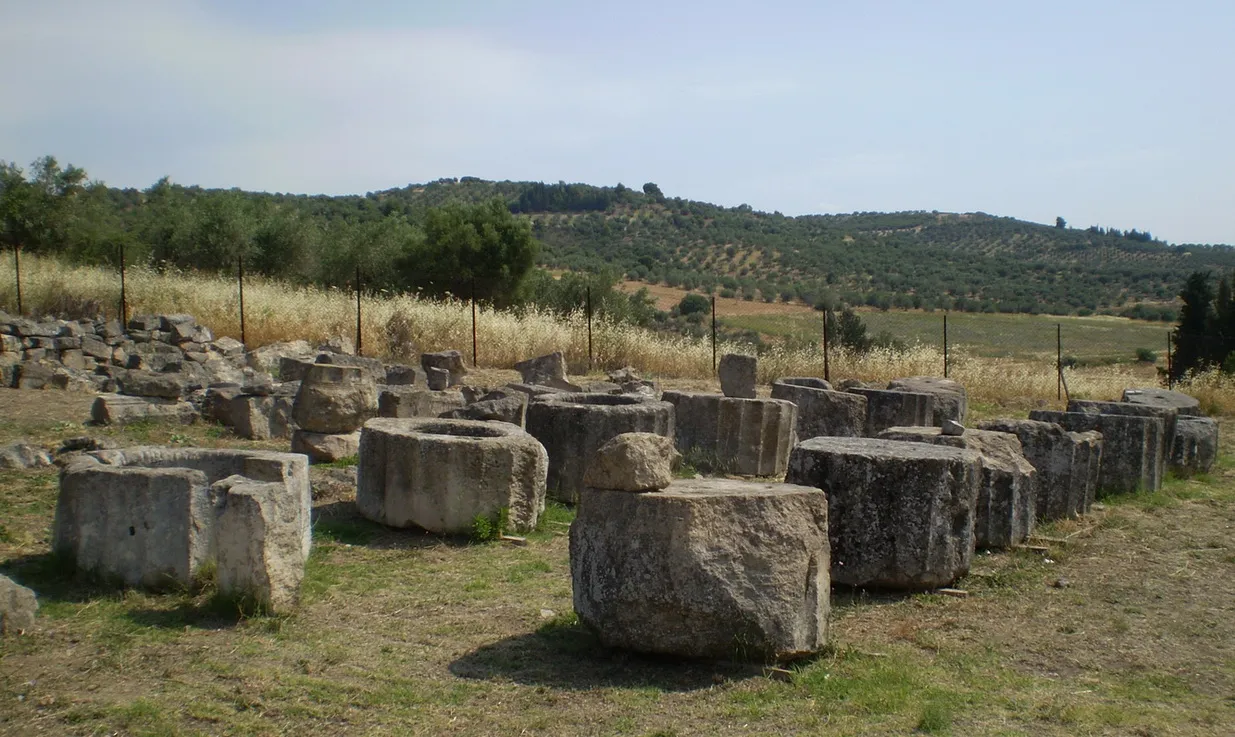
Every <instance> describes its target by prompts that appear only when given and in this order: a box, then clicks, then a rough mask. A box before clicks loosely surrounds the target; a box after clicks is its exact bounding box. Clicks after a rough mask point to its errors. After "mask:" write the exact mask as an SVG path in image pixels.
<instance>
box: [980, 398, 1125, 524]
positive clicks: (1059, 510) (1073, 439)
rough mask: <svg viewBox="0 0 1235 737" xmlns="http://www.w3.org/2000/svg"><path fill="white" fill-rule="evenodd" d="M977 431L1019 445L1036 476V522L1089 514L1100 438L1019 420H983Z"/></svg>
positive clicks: (1099, 449)
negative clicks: (1014, 440) (1006, 437)
mask: <svg viewBox="0 0 1235 737" xmlns="http://www.w3.org/2000/svg"><path fill="white" fill-rule="evenodd" d="M978 428H980V429H982V430H989V431H992V432H1004V433H1011V434H1013V435H1015V436H1016V437H1017V439H1018V440H1020V441H1021V452H1022V453H1024V455H1025V459H1026V460H1028V461H1029V463H1030V464H1032V465H1033V467H1034V469H1035V470H1036V471H1037V472H1038V474H1037V476H1038V478H1037V495H1036V496H1037V501H1036V502H1035V510H1034V518H1035V521H1036V522H1047V521H1050V520H1056V519H1067V518H1071V517H1076V516H1077V515H1082V514H1086V513H1088V512H1089V507H1090V505H1091V504H1093V500H1094V496H1095V495H1096V492H1097V483H1098V472H1099V469H1100V467H1101V463H1102V455H1103V446H1102V436H1101V435H1100V434H1098V433H1094V432H1088V431H1087V432H1081V433H1076V432H1068V431H1067V430H1065V429H1064V428H1063V427H1062V426H1060V425H1058V424H1056V423H1054V422H1042V421H1039V420H1019V419H998V420H986V421H983V422H979V423H978Z"/></svg>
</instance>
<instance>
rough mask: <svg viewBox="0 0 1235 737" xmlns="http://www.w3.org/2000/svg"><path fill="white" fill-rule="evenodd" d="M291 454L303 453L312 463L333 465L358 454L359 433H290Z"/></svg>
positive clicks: (296, 431)
mask: <svg viewBox="0 0 1235 737" xmlns="http://www.w3.org/2000/svg"><path fill="white" fill-rule="evenodd" d="M292 452H293V453H303V454H305V455H307V456H308V457H309V460H310V461H312V462H313V463H334V462H335V461H341V460H343V459H345V458H352V457H354V456H356V455H357V454H359V453H360V431H359V430H354V431H352V432H348V433H321V432H309V431H307V430H294V431H292Z"/></svg>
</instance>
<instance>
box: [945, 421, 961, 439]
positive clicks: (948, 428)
mask: <svg viewBox="0 0 1235 737" xmlns="http://www.w3.org/2000/svg"><path fill="white" fill-rule="evenodd" d="M941 434H943V435H948V436H950V437H960V436H961V435H964V434H965V426H964V425H962V424H961V423H959V422H957V421H956V420H944V421H943V427H942V433H941Z"/></svg>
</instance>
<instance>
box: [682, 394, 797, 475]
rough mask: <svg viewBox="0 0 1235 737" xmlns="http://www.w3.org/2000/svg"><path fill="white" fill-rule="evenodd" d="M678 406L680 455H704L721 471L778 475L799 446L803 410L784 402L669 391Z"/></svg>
mask: <svg viewBox="0 0 1235 737" xmlns="http://www.w3.org/2000/svg"><path fill="white" fill-rule="evenodd" d="M662 399H663V400H664V401H666V402H669V403H671V404H673V406H674V407H675V412H676V416H675V418H674V422H675V424H676V427H677V430H676V433H675V435H674V439H675V442H676V443H677V446H678V450H680V451H682V453H684V454H691V453H699V454H702V455H704V456H705V457H707V459H708V460H709V461H710V462H713V463H714V465H715V467H716V468H717V469H718V470H722V471H725V472H728V473H734V474H738V475H743V476H779V475H780V474H782V473H784V472H785V464H787V463H788V462H789V451H790V450H792V449H793V444H794V443H795V442H796V441H797V437H796V434H795V432H794V426H795V425H796V423H797V417H798V408H797V405H795V404H794V403H793V402H789V401H785V400H783V399H739V398H737V397H725V396H721V395H720V394H696V393H693V392H678V391H667V392H665V393H664V394H663V395H662Z"/></svg>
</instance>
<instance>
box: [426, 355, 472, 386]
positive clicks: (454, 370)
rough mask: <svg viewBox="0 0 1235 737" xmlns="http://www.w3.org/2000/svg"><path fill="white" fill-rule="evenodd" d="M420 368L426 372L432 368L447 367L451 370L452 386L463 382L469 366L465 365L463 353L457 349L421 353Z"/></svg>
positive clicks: (447, 369) (446, 368)
mask: <svg viewBox="0 0 1235 737" xmlns="http://www.w3.org/2000/svg"><path fill="white" fill-rule="evenodd" d="M420 368H421V369H423V370H424V372H425V373H426V374H427V373H429V369H430V368H439V369H445V370H446V371H448V372H450V385H451V386H454V385H455V384H458V383H461V382H462V381H463V377H464V376H465V375H466V374H467V368H466V367H464V365H463V354H462V353H460V352H458V351H455V350H450V351H438V352H437V353H423V354H421V356H420Z"/></svg>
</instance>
